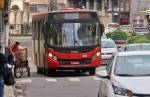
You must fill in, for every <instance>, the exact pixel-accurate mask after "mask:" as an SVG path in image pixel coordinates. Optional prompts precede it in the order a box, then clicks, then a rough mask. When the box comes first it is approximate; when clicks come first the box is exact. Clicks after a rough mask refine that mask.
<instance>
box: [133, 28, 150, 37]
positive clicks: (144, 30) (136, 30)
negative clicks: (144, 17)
mask: <svg viewBox="0 0 150 97" xmlns="http://www.w3.org/2000/svg"><path fill="white" fill-rule="evenodd" d="M132 35H150V31H149V30H148V28H146V27H134V29H133V33H132Z"/></svg>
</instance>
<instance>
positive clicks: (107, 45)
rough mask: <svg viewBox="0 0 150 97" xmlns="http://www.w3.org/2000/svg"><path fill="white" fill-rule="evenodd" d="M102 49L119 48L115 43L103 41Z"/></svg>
mask: <svg viewBox="0 0 150 97" xmlns="http://www.w3.org/2000/svg"><path fill="white" fill-rule="evenodd" d="M102 48H117V46H116V44H115V43H114V42H113V41H102Z"/></svg>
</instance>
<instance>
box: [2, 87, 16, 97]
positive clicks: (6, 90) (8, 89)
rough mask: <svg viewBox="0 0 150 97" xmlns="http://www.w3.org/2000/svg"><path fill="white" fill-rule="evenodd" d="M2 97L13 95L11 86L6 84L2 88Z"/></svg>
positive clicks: (11, 96) (12, 96)
mask: <svg viewBox="0 0 150 97" xmlns="http://www.w3.org/2000/svg"><path fill="white" fill-rule="evenodd" d="M4 97H15V96H14V90H13V86H6V85H5V88H4Z"/></svg>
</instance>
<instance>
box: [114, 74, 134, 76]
mask: <svg viewBox="0 0 150 97" xmlns="http://www.w3.org/2000/svg"><path fill="white" fill-rule="evenodd" d="M116 75H117V76H135V75H132V74H116Z"/></svg>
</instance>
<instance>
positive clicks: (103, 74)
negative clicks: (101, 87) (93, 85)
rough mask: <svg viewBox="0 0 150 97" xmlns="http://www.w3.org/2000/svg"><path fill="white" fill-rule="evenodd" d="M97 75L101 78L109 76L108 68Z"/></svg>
mask: <svg viewBox="0 0 150 97" xmlns="http://www.w3.org/2000/svg"><path fill="white" fill-rule="evenodd" d="M96 76H98V77H100V78H109V76H108V73H107V71H106V69H104V70H100V71H98V72H96Z"/></svg>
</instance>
